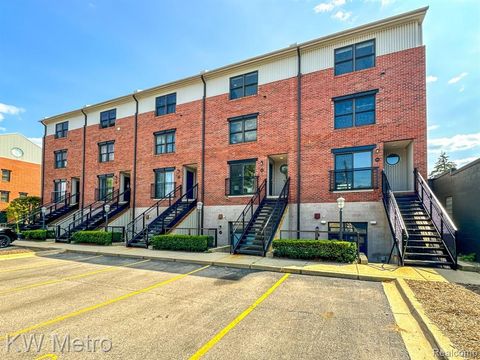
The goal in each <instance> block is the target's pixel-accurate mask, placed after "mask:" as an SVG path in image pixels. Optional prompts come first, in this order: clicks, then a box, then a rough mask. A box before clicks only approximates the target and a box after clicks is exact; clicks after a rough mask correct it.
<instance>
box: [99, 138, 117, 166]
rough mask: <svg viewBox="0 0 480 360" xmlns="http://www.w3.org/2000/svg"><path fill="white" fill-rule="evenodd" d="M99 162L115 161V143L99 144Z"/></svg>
mask: <svg viewBox="0 0 480 360" xmlns="http://www.w3.org/2000/svg"><path fill="white" fill-rule="evenodd" d="M98 152H99V156H98V160H99V161H100V162H108V161H113V160H114V157H115V156H114V155H115V141H106V142H102V143H99V144H98Z"/></svg>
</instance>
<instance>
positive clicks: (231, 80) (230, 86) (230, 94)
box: [229, 70, 258, 100]
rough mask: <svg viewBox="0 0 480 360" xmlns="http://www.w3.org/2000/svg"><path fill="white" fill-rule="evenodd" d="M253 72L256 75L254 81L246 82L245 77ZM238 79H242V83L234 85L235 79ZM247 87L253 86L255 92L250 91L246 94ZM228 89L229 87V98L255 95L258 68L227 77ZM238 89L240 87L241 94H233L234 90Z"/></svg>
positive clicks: (234, 98)
mask: <svg viewBox="0 0 480 360" xmlns="http://www.w3.org/2000/svg"><path fill="white" fill-rule="evenodd" d="M253 74H255V75H256V82H254V83H253V82H252V83H248V84H246V79H247V77H248V76H250V75H253ZM239 79H242V85H240V86H234V83H235V81H236V80H239ZM247 87H254V88H255V92H254V93H251V94H250V93H249V94H246V88H247ZM229 89H230V90H229V99H230V100H236V99H241V98H244V97H247V96H254V95H257V94H258V70H255V71H251V72H249V73H245V74H241V75H237V76H232V77H231V78H230V79H229ZM239 89H241V95H240V96H233V94H234V93H235V91H236V90H239Z"/></svg>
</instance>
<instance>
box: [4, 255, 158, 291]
mask: <svg viewBox="0 0 480 360" xmlns="http://www.w3.org/2000/svg"><path fill="white" fill-rule="evenodd" d="M147 261H150V260H148V259H147V260H142V261H137V262H134V263H131V264H127V265H123V266H109V267H107V268H103V269H100V270H94V271H89V272H86V273H82V274H78V275H72V276H66V277H63V278H60V279H54V280H48V281H42V282H39V283H34V284H29V285H24V286H19V287H15V288H11V289H6V290H2V291H0V295H5V294H10V293H12V292H15V291H20V290H27V289H32V288H36V287H39V286H44V285H50V284H57V283H60V282H64V281H68V280H75V279H80V278H83V277H87V276H91V275H96V274H100V273H105V272H109V271H115V270H120V269H122V268H123V267H129V266H133V265H137V264H142V263H144V262H147Z"/></svg>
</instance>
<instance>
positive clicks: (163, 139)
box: [154, 130, 175, 155]
mask: <svg viewBox="0 0 480 360" xmlns="http://www.w3.org/2000/svg"><path fill="white" fill-rule="evenodd" d="M154 135H155V154H156V155H158V154H167V153H173V152H175V130H165V131H159V132H156V133H155V134H154Z"/></svg>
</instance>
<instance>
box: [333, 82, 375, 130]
mask: <svg viewBox="0 0 480 360" xmlns="http://www.w3.org/2000/svg"><path fill="white" fill-rule="evenodd" d="M376 92H377V90H374V91H368V92H364V93H358V94H353V95H347V96H341V97H337V98H334V99H333V101H334V107H335V129H342V128H348V127H352V126H361V125H369V124H374V123H375V94H376Z"/></svg>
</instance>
